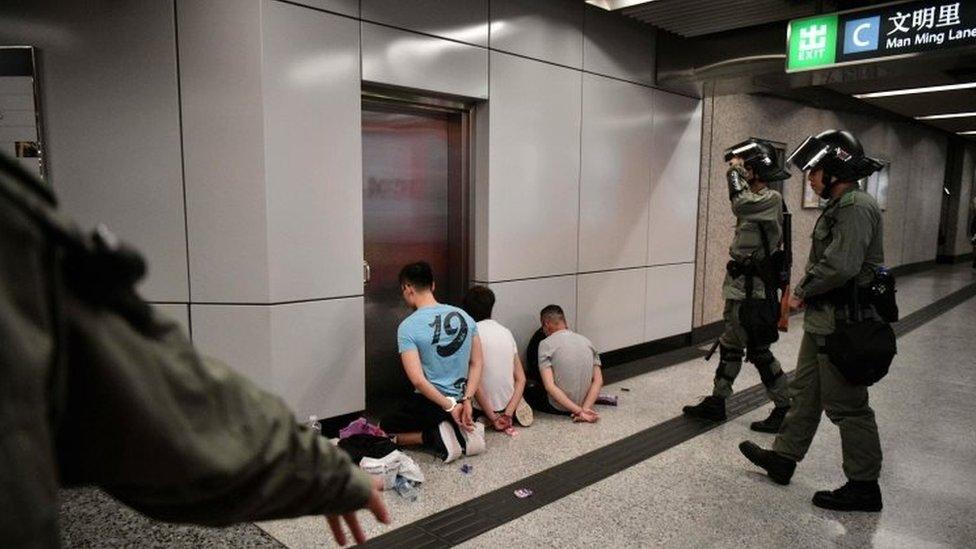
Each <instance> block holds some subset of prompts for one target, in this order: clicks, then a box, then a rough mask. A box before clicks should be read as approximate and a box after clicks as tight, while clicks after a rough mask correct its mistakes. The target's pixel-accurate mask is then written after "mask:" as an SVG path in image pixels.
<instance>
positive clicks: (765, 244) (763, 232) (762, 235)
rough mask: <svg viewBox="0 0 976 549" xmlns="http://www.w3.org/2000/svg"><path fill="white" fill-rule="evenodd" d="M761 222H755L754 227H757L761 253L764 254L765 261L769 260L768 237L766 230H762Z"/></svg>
mask: <svg viewBox="0 0 976 549" xmlns="http://www.w3.org/2000/svg"><path fill="white" fill-rule="evenodd" d="M762 224H763V222H762V221H756V225H757V226H758V227H759V238H761V239H762V245H763V252H765V253H766V259H769V237H768V236H766V229H765V228H763V225H762Z"/></svg>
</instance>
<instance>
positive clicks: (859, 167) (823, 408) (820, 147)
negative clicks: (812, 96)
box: [739, 130, 884, 511]
mask: <svg viewBox="0 0 976 549" xmlns="http://www.w3.org/2000/svg"><path fill="white" fill-rule="evenodd" d="M790 162H792V163H793V164H794V165H795V166H797V167H798V168H799V169H801V170H802V171H804V172H805V173H806V174H807V178H808V179H809V182H810V186H811V187H812V188H813V189H814V190H815V191H816V192H817V193H818V194H819V195H820V196H821V197H823V198H824V199H827V200H829V202H828V203H827V206H826V208H825V209H824V211H823V213H822V214H821V216H820V219H819V220H818V221H817V224H816V227H815V228H814V231H813V243H812V246H811V248H810V257H809V261H808V262H807V267H806V272H805V275H804V277H803V279H802V280H801V281H800V283H799V284H798V285H797V287H796V289H795V290H794V292H793V296H792V298H791V304H792V305H793V306H794V308H800V307H803V306H804V305H805V306H806V315H805V317H804V324H803V329H804V335H803V341H802V343H801V345H800V353H799V356H798V357H797V367H796V373H795V377H794V379H793V381H792V383H791V384H790V395H791V397H792V408H791V409H790V412H789V414H787V416H786V420H785V422H784V424H783V429H782V431H781V432H780V434H779V435H778V436H777V437H776V440H775V442H774V443H773V448H772V450H765V449H762V448H760V447H759V446H757V445H756V444H753V443H752V442H749V441H745V442H743V443H742V444H740V445H739V449H740V450H741V451H742V453H743V454H744V455H745V456H746V457H747V458H748V459H749V460H750V461H751V462H752V463H754V464H756V465H758V466H759V467H761V468H763V469H765V470H766V472H767V474H768V475H769V476H770V477H771V478H772V480H774V481H775V482H777V483H779V484H789V482H790V478H791V477H792V475H793V471H794V470H795V468H796V464H797V462H799V461H800V460H802V459H803V457H804V455H805V454H806V452H807V449H808V448H809V447H810V443H811V442H812V441H813V436H814V434H816V432H817V427H818V425H819V424H820V416H821V414H822V413H824V412H825V413H826V414H827V417H828V418H830V420H831V421H832V422H833V423H834V424H835V425H837V427H838V428H839V429H840V437H841V447H842V450H843V459H844V474H845V475H846V476H847V478H848V482H847V483H846V484H845V485H844V486H842V487H841V488H839V489H837V490H833V491H822V492H817V493H816V494H815V495H814V496H813V504H814V505H816V506H818V507H823V508H826V509H833V510H840V511H880V510H881V507H882V503H881V490H880V488H879V487H878V475H879V473H880V472H881V443H880V442H879V440H878V426H877V423H876V422H875V418H874V411H872V410H871V407H870V406H869V405H868V390H867V387H866V386H863V385H854V384H852V383H851V382H849V381H848V380H847V379H846V378H845V377H844V376H843V375H842V374H841V371H840V370H839V369H838V367H837V366H836V365H835V364H834V363H832V361H831V359H830V357H829V356H828V354H827V351H826V349H827V348H826V341H827V336H829V335H831V334H832V333H833V332H834V331H835V326H837V325H838V323H841V322H848V321H849V320H850V319H849V318H848V316H845V315H850V314H851V312H850V311H851V310H852V308H851V307H850V306H849V304H848V303H846V302H847V301H848V300H849V296H851V295H853V293H854V291H860V289H861V288H865V287H866V286H868V285H869V284H870V283H871V281H872V279H873V278H874V276H875V272H876V270H877V269H878V267H880V266H881V264H882V262H883V261H884V251H883V248H882V244H883V242H884V235H883V231H882V223H881V208H880V207H879V206H878V203H877V201H875V199H874V198H873V197H871V195H869V194H867V193H865V192H863V191H861V190H860V189H859V188H858V183H857V182H858V180H859V179H862V178H864V177H867V176H869V175H870V174H872V173H873V172H875V171H877V170H878V169H880V168H881V166H882V164H881V163H880V162H879V161H877V160H874V159H872V158H868V157H866V156H865V155H864V150H863V148H862V146H861V143H860V142H859V141H858V140H857V139H856V138H855V137H854V136H853V135H851V134H850V133H849V132H846V131H837V130H829V131H826V132H823V133H821V134H819V135H816V136H811V137H809V138H807V140H806V141H804V142H803V144H801V145H800V146H799V147H798V148H797V149H796V151H794V152H793V153H792V154H791V155H790ZM852 285H853V286H854V288H852ZM845 288H850V289H851V290H852V291H848V290H846V289H845ZM855 303H856V301H855ZM859 307H860V306H859V305H855V307H854V308H859Z"/></svg>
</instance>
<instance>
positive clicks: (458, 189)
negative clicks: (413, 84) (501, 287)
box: [362, 97, 469, 409]
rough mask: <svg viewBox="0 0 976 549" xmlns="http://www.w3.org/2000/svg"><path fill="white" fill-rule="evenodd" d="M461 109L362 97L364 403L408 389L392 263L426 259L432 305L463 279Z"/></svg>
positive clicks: (448, 298)
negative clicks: (432, 287) (400, 350)
mask: <svg viewBox="0 0 976 549" xmlns="http://www.w3.org/2000/svg"><path fill="white" fill-rule="evenodd" d="M468 117H469V115H468V112H467V111H466V110H464V109H462V108H451V107H445V106H434V105H424V104H419V103H416V102H411V103H408V102H404V101H394V100H389V99H378V98H371V97H366V98H364V101H363V126H362V127H363V210H364V211H363V237H364V254H365V260H366V265H365V269H366V271H367V282H366V287H365V292H364V293H365V319H366V399H367V400H366V402H367V407H368V408H371V409H373V408H375V407H376V406H375V405H376V404H378V403H380V402H381V401H384V400H388V399H390V398H391V397H396V396H399V395H403V394H405V393H407V392H410V391H412V387H411V386H410V383H409V382H408V381H407V378H406V375H405V374H404V373H403V370H402V367H401V365H400V360H399V354H398V352H397V339H396V331H397V326H398V325H399V323H400V322H401V321H402V320H403V319H404V318H406V317H407V316H408V315H409V314H410V313H411V311H410V310H409V309H408V308H407V306H406V305H404V304H403V302H402V300H401V296H400V287H399V284H398V281H397V275H398V274H399V272H400V268H401V267H403V266H404V265H406V264H407V263H410V262H413V261H420V260H423V261H427V262H428V263H430V264H431V266H432V267H433V270H434V279H435V285H436V290H435V295H436V297H437V299H438V301H441V302H442V303H450V304H454V305H456V304H459V303H460V300H461V297H462V295H463V292H464V291H465V289H466V288H467V286H468V280H469V279H468V255H467V242H468V240H467V223H468V212H467V209H468V162H467V159H468V125H469V119H468Z"/></svg>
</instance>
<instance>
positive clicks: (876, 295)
mask: <svg viewBox="0 0 976 549" xmlns="http://www.w3.org/2000/svg"><path fill="white" fill-rule="evenodd" d="M897 291H898V290H896V289H895V276H894V275H892V274H891V271H889V270H888V269H886V268H884V267H878V269H877V270H876V271H875V272H874V278H873V279H872V280H871V284H870V285H869V286H868V295H869V296H870V297H871V305H874V310H875V311H877V312H878V316H880V317H881V318H882V319H883V320H884V321H885V322H898V303H897V301H895V293H896V292H897Z"/></svg>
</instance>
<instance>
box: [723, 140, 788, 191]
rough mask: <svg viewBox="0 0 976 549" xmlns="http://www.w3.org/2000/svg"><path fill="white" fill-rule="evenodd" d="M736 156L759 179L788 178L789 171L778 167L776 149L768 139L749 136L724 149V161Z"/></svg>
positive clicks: (768, 180) (776, 179)
mask: <svg viewBox="0 0 976 549" xmlns="http://www.w3.org/2000/svg"><path fill="white" fill-rule="evenodd" d="M736 156H738V157H739V158H741V159H742V164H743V165H745V166H746V167H747V168H751V169H752V173H754V174H756V179H759V180H760V181H765V182H770V181H782V180H784V179H789V178H790V172H788V171H786V170H784V169H782V168H780V166H779V163H778V162H777V161H776V149H775V148H774V147H773V146H772V145H771V144H770V143H769V142H768V141H763V140H762V139H756V138H754V137H750V138H749V139H747V140H745V141H743V142H742V143H737V144H735V145H732V146H731V147H729V148H728V149H726V150H725V161H726V162H728V161H729V160H732V159H733V158H734V157H736Z"/></svg>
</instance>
